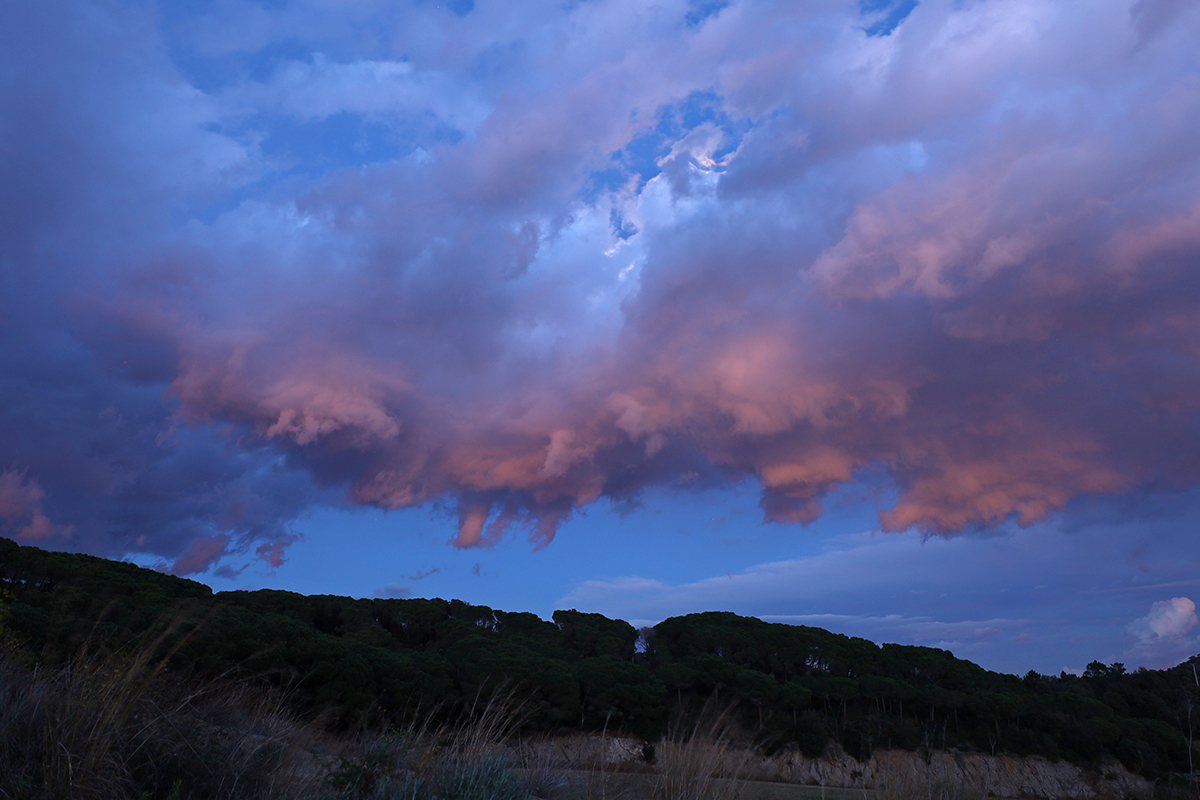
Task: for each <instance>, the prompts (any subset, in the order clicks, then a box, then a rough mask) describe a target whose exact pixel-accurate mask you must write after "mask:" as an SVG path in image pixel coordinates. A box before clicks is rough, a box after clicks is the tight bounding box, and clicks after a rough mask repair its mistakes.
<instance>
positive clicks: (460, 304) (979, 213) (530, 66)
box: [0, 0, 1200, 573]
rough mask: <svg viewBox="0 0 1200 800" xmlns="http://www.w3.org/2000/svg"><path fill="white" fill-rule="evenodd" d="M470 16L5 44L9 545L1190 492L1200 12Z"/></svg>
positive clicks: (1041, 6) (1009, 508) (486, 9)
mask: <svg viewBox="0 0 1200 800" xmlns="http://www.w3.org/2000/svg"><path fill="white" fill-rule="evenodd" d="M469 5H470V4H467V5H464V6H462V7H457V6H456V8H457V12H455V11H454V10H452V9H447V8H443V7H442V6H441V5H438V4H414V5H412V6H396V5H395V4H394V3H383V2H373V0H367V1H366V2H361V3H356V4H355V5H354V7H353V8H352V9H346V8H344V7H342V6H338V7H337V8H334V7H333V6H329V5H327V4H325V3H322V2H317V1H316V0H304V1H302V2H291V3H283V4H278V5H271V6H270V7H269V8H268V7H263V6H259V5H257V4H253V3H248V2H246V3H242V2H220V3H215V4H211V5H210V6H207V7H205V9H204V10H196V9H193V8H191V7H189V6H184V5H178V6H177V5H175V4H173V3H163V4H161V5H158V6H152V5H150V4H149V3H143V2H105V1H103V0H100V1H96V2H86V1H85V0H58V2H56V3H44V2H43V3H32V2H17V3H15V4H9V6H7V7H6V9H5V10H4V11H3V12H0V14H2V15H3V16H2V18H0V23H3V24H0V30H2V31H3V32H0V45H3V46H2V47H0V53H4V55H0V62H2V63H4V65H5V67H6V69H5V70H4V71H3V74H4V75H6V76H8V77H6V78H4V79H3V80H4V83H3V84H0V113H2V114H3V118H4V119H6V120H16V121H19V124H10V125H6V126H4V127H3V128H2V129H0V137H2V138H0V146H2V147H3V151H4V152H5V153H6V157H5V159H4V163H3V165H2V166H0V170H2V173H0V212H3V213H2V214H0V219H2V220H3V221H0V270H2V271H0V281H2V284H0V288H2V289H3V291H2V292H0V298H2V299H0V358H2V359H3V370H2V371H0V396H2V398H3V400H4V402H3V405H2V406H0V407H2V408H3V411H0V442H3V444H2V445H0V469H3V470H4V472H3V475H4V477H3V478H2V479H0V524H3V525H5V526H6V528H5V532H8V533H12V534H15V535H18V536H22V537H24V538H26V539H31V538H39V540H40V541H42V540H46V539H53V538H54V537H58V539H59V540H62V541H64V542H65V541H68V540H69V541H71V542H73V545H71V546H75V547H80V548H83V549H90V550H93V551H97V552H139V551H141V552H145V553H147V554H153V555H157V556H162V557H165V558H167V559H169V560H170V561H171V563H172V564H173V568H174V569H175V570H176V571H177V572H181V573H192V572H197V571H203V570H205V569H209V568H211V567H212V566H213V565H215V564H216V563H217V562H218V561H219V560H220V559H221V558H223V557H225V556H227V555H230V554H234V553H244V554H245V555H246V556H247V557H253V556H257V557H259V558H262V559H263V560H265V561H266V562H268V563H269V564H270V565H272V566H278V565H279V564H281V563H282V562H283V559H284V558H285V550H286V547H287V545H288V544H289V543H290V542H292V541H294V540H295V538H296V536H297V534H296V532H295V530H294V523H295V521H296V520H297V519H299V518H301V517H302V515H303V513H304V511H305V509H306V508H308V507H310V506H311V505H312V504H314V503H336V502H350V503H357V504H370V505H376V506H381V507H385V508H398V507H407V506H414V505H422V504H428V503H435V502H443V503H449V504H450V505H451V506H452V507H453V509H455V513H456V514H457V521H458V529H457V534H456V538H455V543H456V544H458V545H459V546H463V547H467V546H477V545H484V544H488V543H490V542H494V541H497V540H499V539H501V538H503V537H504V536H505V535H507V534H508V533H509V532H510V531H512V530H514V529H516V528H521V529H523V530H525V531H527V532H528V535H529V536H530V537H531V539H532V540H534V541H535V542H537V543H538V544H545V543H548V542H549V541H550V540H551V539H552V538H553V536H554V533H555V530H556V528H557V526H558V525H559V524H560V523H561V521H562V520H563V519H565V518H567V517H568V516H569V515H571V514H572V513H574V512H575V511H576V510H577V509H579V508H581V507H584V506H587V505H588V504H590V503H593V502H595V501H597V500H598V499H601V498H609V499H612V500H615V501H617V502H626V501H630V500H635V499H636V498H637V497H638V495H639V494H640V493H641V492H642V491H643V490H645V489H646V488H647V487H650V486H656V485H672V486H679V487H694V488H695V489H697V490H703V489H706V488H711V487H717V486H724V485H730V484H732V483H737V482H741V481H747V480H751V481H757V482H758V483H759V484H761V486H762V501H761V505H762V509H763V513H764V516H765V518H766V519H768V520H772V521H779V522H797V523H805V522H810V521H812V520H814V519H816V518H817V517H818V516H819V515H820V514H821V513H822V499H823V498H824V497H825V496H826V495H827V494H828V493H829V492H830V491H831V490H832V489H834V488H835V487H838V486H840V485H843V484H847V483H850V482H854V481H856V480H858V479H859V478H861V477H862V476H863V475H866V474H870V475H872V476H883V479H884V480H886V481H887V482H889V483H890V484H891V486H892V488H893V489H894V493H895V497H896V500H895V503H894V504H893V505H891V506H890V507H888V508H886V509H884V510H883V511H882V513H881V516H880V523H881V526H882V527H883V528H884V529H886V530H893V531H894V530H902V529H906V528H910V527H912V526H917V527H918V528H920V529H922V530H925V531H930V532H935V533H954V532H960V531H963V530H967V529H972V528H977V527H989V526H995V525H998V524H1000V523H1002V522H1004V521H1006V520H1011V519H1015V520H1017V521H1019V522H1020V523H1022V524H1028V523H1030V522H1032V521H1035V520H1039V519H1042V518H1044V517H1046V516H1047V515H1048V514H1051V513H1052V512H1054V511H1056V510H1058V509H1061V508H1063V507H1064V506H1066V505H1067V504H1069V503H1071V502H1072V501H1073V500H1074V499H1076V498H1080V497H1087V496H1097V495H1100V496H1103V495H1114V494H1121V493H1125V492H1129V491H1133V490H1154V491H1158V490H1182V489H1186V488H1188V487H1191V486H1194V485H1195V484H1196V483H1197V480H1198V478H1200V473H1198V470H1200V466H1198V465H1200V461H1198V460H1197V459H1196V458H1195V454H1196V453H1197V452H1200V447H1198V446H1200V440H1198V434H1200V429H1198V416H1197V415H1198V412H1200V359H1198V356H1200V310H1198V309H1200V281H1197V280H1196V274H1195V273H1196V270H1197V265H1198V264H1200V188H1197V187H1200V140H1197V138H1196V137H1195V135H1194V132H1195V130H1197V128H1198V125H1200V77H1198V76H1200V69H1198V68H1200V63H1198V57H1197V55H1196V52H1195V48H1194V46H1193V45H1194V42H1195V40H1196V34H1197V33H1200V30H1198V29H1200V13H1198V12H1197V9H1196V8H1194V7H1192V6H1190V5H1188V4H1185V3H1169V2H1161V0H1160V1H1159V2H1150V1H1149V0H1138V2H1137V3H1134V4H1132V5H1131V4H1130V3H1129V2H1116V1H1114V2H1100V3H1096V4H1092V5H1089V6H1087V7H1083V6H1080V7H1074V6H1064V5H1063V4H1061V3H1055V2H1050V1H1049V0H1040V1H1039V0H987V1H986V2H983V1H977V2H966V3H962V2H949V0H946V1H945V2H932V1H931V2H923V3H921V4H920V5H917V6H916V7H915V8H914V9H911V11H910V13H907V14H905V13H904V12H905V11H908V10H909V4H903V7H901V4H895V7H891V6H889V7H879V8H875V5H878V4H875V5H873V6H872V8H875V10H874V11H872V12H870V13H866V12H864V11H863V10H862V9H860V8H859V6H857V5H854V4H847V3H842V2H821V3H809V4H805V5H804V8H803V9H799V8H798V7H796V6H795V5H794V4H776V3H771V2H766V0H741V2H731V3H729V4H727V5H725V6H723V7H720V8H719V9H717V8H716V6H714V5H713V4H696V3H689V2H684V1H683V0H675V1H674V2H672V1H670V0H669V1H668V2H665V3H656V4H653V5H647V4H644V3H638V2H630V1H629V0H600V1H599V2H589V3H579V4H568V5H566V6H564V5H562V4H559V3H550V2H548V1H547V2H546V3H542V4H534V5H532V6H530V5H529V4H524V5H523V6H522V7H521V8H520V9H517V8H515V7H512V6H506V5H505V4H500V3H485V2H479V3H476V4H475V5H473V6H470V7H468V6H469ZM714 9H716V10H714ZM531 20H538V22H537V24H536V25H535V24H533V23H532V22H531Z"/></svg>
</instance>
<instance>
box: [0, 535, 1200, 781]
mask: <svg viewBox="0 0 1200 800" xmlns="http://www.w3.org/2000/svg"><path fill="white" fill-rule="evenodd" d="M153 636H157V637H159V638H158V640H157V641H161V642H162V647H163V648H165V650H164V652H167V653H168V655H169V668H170V670H171V671H172V672H175V673H177V674H179V675H181V676H189V677H196V678H204V677H210V676H217V675H229V674H234V673H236V674H239V675H244V676H248V677H252V678H253V679H255V680H260V681H264V682H268V683H270V684H271V685H274V686H277V687H280V688H281V689H282V690H283V694H284V696H285V697H286V698H287V703H288V704H289V706H290V708H291V709H293V710H294V711H295V712H296V713H298V714H300V715H303V716H304V717H305V718H307V719H313V720H319V721H320V722H321V723H322V724H323V725H326V726H328V727H330V728H333V729H341V730H348V729H351V728H354V727H356V726H357V727H360V728H361V727H362V726H376V727H380V726H383V727H386V726H403V725H405V724H407V722H408V721H410V720H412V719H414V718H417V717H419V716H421V715H428V714H431V713H433V714H438V715H442V716H444V717H447V718H449V717H453V716H454V715H455V714H459V713H462V711H463V709H464V708H466V707H467V706H468V705H469V704H470V703H471V702H472V700H473V699H474V698H477V697H479V696H480V695H481V693H483V694H486V693H489V692H494V691H495V690H496V689H497V687H505V688H506V690H507V691H511V692H513V693H514V694H515V695H517V696H520V697H521V698H522V700H523V701H524V708H525V710H526V714H525V715H524V717H523V723H522V724H523V725H524V726H525V727H527V728H528V729H530V730H531V731H536V732H538V733H543V734H554V733H557V732H566V731H581V730H582V731H601V730H604V731H607V732H608V733H617V732H622V733H624V734H627V735H630V736H636V737H640V738H641V739H643V740H645V741H646V742H647V743H650V744H652V743H653V742H655V741H657V740H658V739H659V738H660V737H662V736H663V734H664V732H665V731H666V730H667V727H668V725H669V724H670V723H671V722H672V720H678V719H686V718H688V717H689V715H692V716H695V715H697V714H699V713H700V709H701V708H703V707H705V706H706V704H710V703H711V702H712V701H713V700H714V699H717V700H719V701H720V702H722V703H728V704H729V705H730V707H732V708H733V709H734V713H735V714H736V717H737V720H738V723H739V726H740V728H741V730H742V731H744V732H745V734H746V736H747V737H749V738H751V739H752V740H753V742H754V743H755V745H756V747H757V748H759V749H760V750H761V751H762V752H764V753H767V754H770V753H774V752H778V751H779V750H781V749H783V748H785V747H794V748H797V749H799V750H800V751H801V752H803V753H804V754H806V755H809V756H816V755H819V754H820V753H822V752H823V751H824V750H825V749H826V748H827V747H828V746H830V744H831V743H837V744H839V745H840V746H841V747H842V748H844V749H845V751H846V752H848V753H849V754H851V755H853V756H854V757H856V758H859V759H865V758H866V757H868V756H869V755H870V754H871V752H872V751H874V750H876V749H906V750H912V751H919V752H931V751H936V750H958V751H960V752H962V751H965V752H985V753H993V754H995V753H1010V754H1015V755H1024V754H1040V755H1043V756H1046V757H1049V758H1051V759H1065V760H1067V761H1070V762H1072V763H1077V764H1085V765H1086V764H1099V763H1101V761H1102V760H1103V759H1105V758H1106V757H1112V758H1115V759H1117V760H1119V761H1120V762H1121V763H1122V764H1123V765H1125V767H1126V768H1128V769H1129V770H1130V771H1133V772H1136V773H1139V774H1141V775H1143V776H1145V777H1147V778H1149V779H1151V780H1154V779H1158V778H1160V777H1162V776H1164V775H1167V774H1170V773H1184V772H1189V771H1190V764H1189V754H1190V752H1191V746H1190V745H1191V741H1192V738H1193V734H1194V731H1193V722H1192V719H1193V716H1196V715H1197V714H1194V713H1193V712H1194V711H1196V710H1197V706H1198V703H1200V685H1198V684H1200V681H1197V677H1196V668H1195V665H1196V662H1197V660H1198V658H1197V657H1193V658H1191V659H1189V660H1188V661H1187V662H1185V663H1183V664H1180V665H1178V666H1176V667H1174V668H1171V669H1166V670H1147V669H1138V670H1133V671H1128V670H1126V669H1125V667H1124V666H1123V665H1122V664H1119V663H1118V664H1102V663H1099V662H1093V663H1091V664H1090V665H1088V667H1087V670H1086V671H1085V673H1084V674H1083V675H1082V676H1074V675H1070V674H1066V673H1063V674H1060V675H1041V674H1038V673H1036V672H1029V673H1028V674H1026V675H1024V676H1016V675H1007V674H1001V673H997V672H991V671H988V670H985V669H983V668H982V667H979V666H977V665H975V664H973V663H971V662H969V661H966V660H963V659H959V658H956V657H955V656H954V655H952V654H951V653H950V652H948V651H946V650H938V649H933V648H928V647H917V646H906V645H898V644H883V645H877V644H875V643H873V642H870V641H867V640H865V639H860V638H853V637H848V636H844V635H841V634H836V633H831V632H829V631H826V630H822V629H820V628H814V627H804V626H793V625H785V624H778V623H767V622H763V621H761V620H758V619H755V618H751V617H741V616H737V615H735V614H732V613H721V612H711V613H702V614H690V615H687V616H682V617H673V618H670V619H667V620H664V621H663V622H661V623H659V624H658V625H655V626H654V627H652V628H645V629H642V630H637V629H635V628H634V627H633V626H631V625H629V624H628V623H626V622H623V621H621V620H613V619H607V618H605V617H603V616H601V615H599V614H590V613H581V612H579V611H575V610H560V611H556V612H555V613H554V615H553V619H552V620H549V621H547V620H543V619H540V618H539V617H537V616H535V615H533V614H529V613H520V612H506V611H500V610H496V609H491V608H487V607H485V606H477V605H470V604H467V603H464V602H460V601H457V600H441V599H355V598H350V597H338V596H329V595H314V596H305V595H300V594H295V593H292V592H286V591H277V590H259V591H250V592H245V591H235V592H220V593H214V592H212V590H211V589H209V587H207V586H205V585H203V584H200V583H197V582H195V581H191V580H186V579H182V578H177V577H174V576H171V575H166V574H162V573H159V572H156V571H154V570H150V569H145V568H141V567H138V566H135V565H133V564H128V563H122V562H115V561H109V560H105V559H101V558H95V557H92V556H86V555H77V554H68V553H59V552H48V551H44V550H40V549H37V548H33V547H26V546H20V545H17V544H16V543H14V542H12V541H10V540H7V539H0V637H2V638H3V639H4V640H5V641H6V642H7V645H6V646H8V647H11V648H18V649H19V650H20V651H21V652H22V653H24V654H26V657H27V658H28V659H31V660H33V661H35V662H36V663H38V664H44V665H47V666H53V665H56V664H58V665H61V664H63V663H66V662H68V661H69V660H70V659H72V658H76V657H77V654H79V653H81V652H86V651H88V650H89V649H92V650H94V649H105V650H113V651H116V650H120V649H121V648H126V647H131V646H134V645H135V644H136V643H137V642H138V641H144V640H145V639H146V638H147V637H153Z"/></svg>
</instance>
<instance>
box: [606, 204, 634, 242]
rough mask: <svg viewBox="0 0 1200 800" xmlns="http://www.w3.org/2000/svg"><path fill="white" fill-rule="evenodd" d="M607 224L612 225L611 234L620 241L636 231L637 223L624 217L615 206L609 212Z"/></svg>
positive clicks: (628, 237)
mask: <svg viewBox="0 0 1200 800" xmlns="http://www.w3.org/2000/svg"><path fill="white" fill-rule="evenodd" d="M608 224H609V225H610V226H611V227H612V231H613V235H614V236H616V237H617V238H618V239H620V240H621V241H626V240H628V239H630V238H632V237H633V236H634V235H636V234H637V232H638V227H637V225H634V224H633V223H632V222H630V221H629V220H627V219H625V215H624V214H622V213H621V211H620V210H619V209H616V208H614V209H613V210H612V211H610V212H609V214H608Z"/></svg>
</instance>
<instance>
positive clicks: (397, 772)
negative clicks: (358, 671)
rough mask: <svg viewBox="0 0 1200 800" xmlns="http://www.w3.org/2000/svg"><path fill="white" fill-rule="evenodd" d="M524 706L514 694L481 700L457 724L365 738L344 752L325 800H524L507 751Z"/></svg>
mask: <svg viewBox="0 0 1200 800" xmlns="http://www.w3.org/2000/svg"><path fill="white" fill-rule="evenodd" d="M523 707H524V704H523V703H521V702H519V701H517V700H516V698H515V697H514V695H513V693H512V692H511V691H509V692H496V693H494V694H492V695H491V696H490V697H488V698H487V699H486V700H484V699H483V698H481V697H476V700H475V702H474V703H473V704H472V706H471V708H470V709H468V710H467V712H466V714H465V715H464V716H463V717H461V718H460V720H459V721H458V722H455V723H443V724H441V725H437V724H434V723H433V719H434V717H435V714H432V713H431V714H429V715H427V716H426V717H425V718H424V720H422V721H421V722H420V723H419V724H418V725H416V726H415V727H414V728H413V729H410V730H405V731H390V732H387V733H385V734H382V735H376V736H370V737H364V738H362V739H360V740H359V741H358V742H357V743H356V744H355V745H353V746H351V747H348V748H347V749H346V750H345V752H344V753H343V755H342V757H341V759H340V761H339V764H338V766H337V767H336V768H335V769H334V770H333V772H332V774H331V775H330V778H329V781H328V783H327V786H326V790H325V792H324V793H323V794H322V798H327V800H401V799H403V800H425V798H430V799H432V798H437V800H525V799H526V798H527V797H528V795H529V791H528V789H527V787H526V785H525V783H524V782H522V781H520V780H519V779H518V778H517V777H516V775H515V774H514V773H513V772H512V771H511V770H510V768H509V764H508V760H507V758H506V755H505V753H504V752H503V751H502V745H503V743H504V742H505V741H507V740H508V739H509V738H510V737H511V736H512V735H513V734H514V733H515V732H516V731H517V730H518V729H519V728H520V726H521V724H522V723H523V721H524V719H525V717H526V715H525V713H524V712H523Z"/></svg>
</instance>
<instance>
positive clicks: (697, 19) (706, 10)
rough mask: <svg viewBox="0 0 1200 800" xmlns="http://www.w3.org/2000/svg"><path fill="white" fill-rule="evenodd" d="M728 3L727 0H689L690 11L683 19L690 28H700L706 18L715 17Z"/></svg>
mask: <svg viewBox="0 0 1200 800" xmlns="http://www.w3.org/2000/svg"><path fill="white" fill-rule="evenodd" d="M728 5H729V3H728V2H727V1H726V0H688V12H687V14H685V15H684V17H683V19H684V21H685V22H686V23H687V26H688V27H689V28H698V27H700V25H701V24H702V23H703V22H704V20H706V19H708V18H709V17H715V16H716V15H717V14H719V13H721V9H723V8H725V7H726V6H728Z"/></svg>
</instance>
